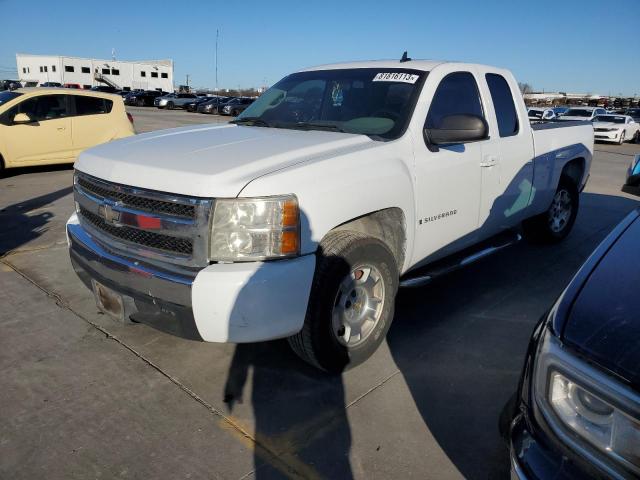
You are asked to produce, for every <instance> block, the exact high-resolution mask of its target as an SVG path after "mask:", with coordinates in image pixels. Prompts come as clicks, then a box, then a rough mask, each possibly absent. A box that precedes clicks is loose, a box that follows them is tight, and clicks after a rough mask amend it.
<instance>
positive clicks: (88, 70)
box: [82, 67, 91, 73]
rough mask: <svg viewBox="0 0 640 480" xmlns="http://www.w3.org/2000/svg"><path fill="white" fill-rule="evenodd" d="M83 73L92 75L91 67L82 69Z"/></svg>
mask: <svg viewBox="0 0 640 480" xmlns="http://www.w3.org/2000/svg"><path fill="white" fill-rule="evenodd" d="M82 73H91V69H90V68H89V67H82Z"/></svg>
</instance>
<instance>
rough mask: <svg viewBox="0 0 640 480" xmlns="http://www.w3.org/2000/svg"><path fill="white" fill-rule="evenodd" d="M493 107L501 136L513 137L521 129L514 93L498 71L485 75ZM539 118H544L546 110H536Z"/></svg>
mask: <svg viewBox="0 0 640 480" xmlns="http://www.w3.org/2000/svg"><path fill="white" fill-rule="evenodd" d="M485 78H486V80H487V85H488V86H489V92H490V93H491V101H492V102H493V109H494V110H495V112H496V121H497V122H498V132H499V133H500V136H501V137H511V136H513V135H517V134H518V131H519V124H518V114H517V112H516V106H515V104H514V103H513V94H512V93H511V89H510V88H509V83H508V82H507V80H505V78H504V77H503V76H502V75H498V74H497V73H487V74H486V75H485ZM533 113H534V115H535V116H536V117H537V118H542V117H543V113H544V111H534V112H533Z"/></svg>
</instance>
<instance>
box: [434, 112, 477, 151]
mask: <svg viewBox="0 0 640 480" xmlns="http://www.w3.org/2000/svg"><path fill="white" fill-rule="evenodd" d="M488 134H489V127H488V126H487V122H486V120H485V119H484V118H482V117H479V116H477V115H469V114H459V115H447V116H446V117H444V118H443V119H442V121H441V122H440V125H439V126H438V128H425V129H424V135H425V139H426V140H427V141H428V142H429V143H431V144H433V145H447V144H453V143H466V142H477V141H478V140H484V139H485V138H487V137H488Z"/></svg>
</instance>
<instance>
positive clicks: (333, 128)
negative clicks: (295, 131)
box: [287, 122, 347, 133]
mask: <svg viewBox="0 0 640 480" xmlns="http://www.w3.org/2000/svg"><path fill="white" fill-rule="evenodd" d="M287 127H289V126H288V125H287ZM289 128H300V129H305V130H328V131H330V132H342V133H347V132H346V131H345V130H344V129H342V128H340V127H339V126H338V125H334V124H332V123H313V122H298V123H295V124H293V125H291V126H290V127H289Z"/></svg>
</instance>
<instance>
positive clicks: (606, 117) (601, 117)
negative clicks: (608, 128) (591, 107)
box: [593, 115, 625, 123]
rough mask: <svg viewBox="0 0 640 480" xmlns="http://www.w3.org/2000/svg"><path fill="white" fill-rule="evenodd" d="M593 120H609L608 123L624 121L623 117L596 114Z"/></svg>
mask: <svg viewBox="0 0 640 480" xmlns="http://www.w3.org/2000/svg"><path fill="white" fill-rule="evenodd" d="M593 121H594V122H610V123H624V122H625V118H624V117H616V116H614V115H598V116H597V117H595V118H594V119H593Z"/></svg>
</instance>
